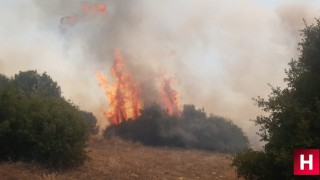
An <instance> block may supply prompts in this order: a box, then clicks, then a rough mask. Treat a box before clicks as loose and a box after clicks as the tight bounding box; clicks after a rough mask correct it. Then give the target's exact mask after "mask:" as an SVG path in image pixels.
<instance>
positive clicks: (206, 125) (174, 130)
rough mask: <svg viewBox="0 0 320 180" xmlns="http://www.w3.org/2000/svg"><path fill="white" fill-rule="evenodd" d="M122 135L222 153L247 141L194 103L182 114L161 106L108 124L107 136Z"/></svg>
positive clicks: (147, 142)
mask: <svg viewBox="0 0 320 180" xmlns="http://www.w3.org/2000/svg"><path fill="white" fill-rule="evenodd" d="M112 135H117V136H120V137H122V138H124V139H128V140H131V141H138V142H141V143H143V144H145V145H152V146H174V147H183V148H196V149H206V150H212V151H220V152H238V151H240V150H242V149H243V148H245V147H246V146H247V144H248V140H247V138H246V137H245V135H244V134H243V132H242V130H241V129H240V128H239V127H237V126H236V125H234V124H233V123H232V122H231V121H230V120H226V119H224V118H222V117H219V116H213V115H211V116H209V117H207V115H206V113H205V112H204V111H203V110H196V109H195V106H194V105H185V106H184V109H183V112H182V114H181V116H179V115H174V116H170V115H168V114H167V112H166V111H165V110H164V109H162V108H161V107H160V106H159V105H156V104H154V105H152V106H150V107H147V108H145V109H144V110H142V111H141V116H140V117H139V118H138V119H135V120H134V121H132V120H130V121H126V122H123V123H121V124H119V125H112V126H109V127H108V128H107V129H106V130H105V137H110V136H112Z"/></svg>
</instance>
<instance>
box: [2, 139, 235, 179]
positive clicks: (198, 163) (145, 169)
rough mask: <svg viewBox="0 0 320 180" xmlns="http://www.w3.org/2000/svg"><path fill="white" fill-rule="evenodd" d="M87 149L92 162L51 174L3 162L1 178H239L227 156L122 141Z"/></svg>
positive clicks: (93, 142)
mask: <svg viewBox="0 0 320 180" xmlns="http://www.w3.org/2000/svg"><path fill="white" fill-rule="evenodd" d="M88 150H89V151H90V152H89V157H90V160H88V161H87V162H86V163H85V164H84V165H82V166H80V167H77V168H74V169H71V170H67V171H64V172H50V171H48V170H46V169H43V168H41V167H39V166H37V165H33V164H26V163H21V162H16V163H0V179H1V180H3V179H4V180H6V179H8V180H20V179H21V180H29V179H35V180H37V179H44V180H58V179H59V180H60V179H62V180H64V179H66V180H68V179H74V180H76V179H115V180H122V179H124V180H129V179H130V180H132V179H137V180H143V179H145V180H153V179H154V180H158V179H159V180H195V179H237V178H236V175H235V171H234V169H233V168H232V167H231V166H230V163H231V160H230V156H229V155H226V154H219V153H213V152H205V151H199V150H185V149H172V148H155V147H146V146H142V145H139V144H136V143H128V142H124V141H122V140H119V139H114V140H99V139H92V140H90V142H89V144H88Z"/></svg>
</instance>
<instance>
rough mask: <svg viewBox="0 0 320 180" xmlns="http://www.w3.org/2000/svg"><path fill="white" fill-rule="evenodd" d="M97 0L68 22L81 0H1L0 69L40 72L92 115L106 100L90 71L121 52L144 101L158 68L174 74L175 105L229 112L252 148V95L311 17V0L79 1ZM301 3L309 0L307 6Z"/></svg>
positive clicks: (261, 90)
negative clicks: (94, 11) (95, 11)
mask: <svg viewBox="0 0 320 180" xmlns="http://www.w3.org/2000/svg"><path fill="white" fill-rule="evenodd" d="M86 2H89V3H90V2H103V3H105V4H106V6H107V9H108V16H99V15H93V16H91V17H88V18H87V19H85V20H84V21H81V22H79V23H77V24H75V25H73V26H62V27H61V25H60V22H59V21H60V18H61V17H63V16H70V15H76V14H78V13H79V12H80V11H81V2H79V1H76V0H68V1H65V0H56V1H42V0H33V1H23V0H16V1H9V0H8V1H5V2H4V4H2V6H1V7H0V24H1V28H0V42H1V44H0V73H4V74H6V75H9V76H11V75H13V74H14V73H17V72H18V71H20V70H29V69H37V70H38V71H39V72H43V71H47V72H48V74H49V75H51V76H52V77H53V79H54V80H56V81H58V83H59V85H60V86H61V88H62V91H63V95H64V96H65V97H66V98H70V99H71V100H72V101H73V102H74V103H76V104H78V105H79V106H80V107H81V108H83V109H85V110H88V111H93V112H94V113H95V114H96V115H97V116H98V117H99V118H100V120H101V122H103V121H105V120H103V119H101V114H100V112H101V109H102V108H104V107H105V106H106V103H107V102H106V100H105V97H104V94H103V92H102V91H101V90H100V89H99V87H98V80H97V79H96V77H95V73H94V70H95V69H97V70H103V71H105V72H106V74H107V75H108V72H109V69H110V65H111V63H112V56H113V49H114V48H121V49H122V52H123V53H124V58H125V60H126V62H127V64H128V68H129V70H130V71H131V73H132V74H133V75H134V76H135V78H137V79H139V82H140V83H141V86H142V89H143V91H144V93H143V94H144V99H145V101H151V100H153V99H154V98H155V96H157V90H156V89H155V88H156V85H157V83H159V82H160V81H159V77H160V75H162V74H166V75H168V76H172V77H176V78H177V79H178V80H179V86H178V87H177V90H178V91H179V92H180V93H181V100H182V102H181V103H182V104H184V103H193V104H195V105H196V106H197V107H199V108H200V107H204V108H205V110H206V111H207V112H209V113H214V114H217V115H221V116H225V117H229V118H231V119H232V120H233V121H234V122H235V124H237V125H239V126H240V127H242V128H243V130H244V131H245V132H246V134H247V135H248V136H249V138H250V140H251V143H252V145H253V146H254V147H258V137H257V136H256V135H255V131H256V129H257V128H254V124H253V123H252V122H249V119H254V118H255V117H256V115H259V114H261V113H262V112H261V111H260V110H259V109H258V108H257V107H256V106H255V105H254V102H253V101H252V100H251V98H253V97H257V96H258V95H260V96H263V97H264V96H266V95H267V94H268V93H269V92H270V88H269V87H268V85H267V83H270V84H272V85H274V86H283V85H284V84H283V82H282V79H283V78H284V68H286V67H287V63H288V62H289V61H290V60H291V58H296V57H297V55H298V54H297V50H296V48H297V43H298V41H299V33H298V29H302V28H303V21H302V19H303V18H305V19H306V20H307V22H309V23H311V22H313V18H314V17H318V16H319V11H318V8H316V4H315V3H314V2H313V1H301V3H300V4H298V3H284V4H281V5H277V6H276V7H274V8H273V7H267V6H264V5H262V4H259V3H258V1H250V0H236V1H218V0H201V1H197V0H176V1H172V0H162V1H149V0H101V1H94V0H88V1H86ZM307 3H310V4H307Z"/></svg>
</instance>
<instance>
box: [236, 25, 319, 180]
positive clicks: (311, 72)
mask: <svg viewBox="0 0 320 180" xmlns="http://www.w3.org/2000/svg"><path fill="white" fill-rule="evenodd" d="M299 45H300V53H301V54H300V56H299V58H298V59H297V60H292V61H291V62H290V63H289V66H290V67H289V70H287V71H286V74H287V77H286V78H285V82H287V87H286V88H284V89H280V88H272V93H271V94H270V95H269V96H268V99H263V98H258V99H257V100H256V102H257V104H258V106H259V107H261V108H262V109H263V110H264V111H265V112H267V113H266V114H267V115H266V116H258V117H257V119H256V120H255V123H256V125H259V126H260V131H259V134H260V136H261V140H263V141H265V142H266V145H265V146H264V150H263V151H253V150H246V151H244V152H241V153H239V154H238V155H236V156H235V157H234V160H233V165H234V166H235V167H236V168H237V173H238V176H242V177H245V178H247V179H307V178H308V179H312V178H314V179H319V177H310V176H309V177H307V178H306V177H301V176H300V177H299V176H295V177H294V176H293V152H294V149H308V148H310V149H311V148H319V147H320V136H319V132H320V100H319V98H320V20H317V23H316V25H311V26H308V25H307V26H306V28H305V29H304V30H302V42H301V43H300V44H299Z"/></svg>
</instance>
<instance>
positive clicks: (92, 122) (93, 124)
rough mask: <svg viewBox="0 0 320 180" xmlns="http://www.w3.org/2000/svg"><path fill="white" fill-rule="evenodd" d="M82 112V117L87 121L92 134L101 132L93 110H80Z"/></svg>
mask: <svg viewBox="0 0 320 180" xmlns="http://www.w3.org/2000/svg"><path fill="white" fill-rule="evenodd" d="M80 114H81V117H82V118H84V119H85V120H86V121H87V123H88V126H89V128H90V132H91V134H97V133H98V132H99V127H98V126H97V118H96V117H95V116H94V115H93V114H92V113H91V112H87V111H81V110H80Z"/></svg>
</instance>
